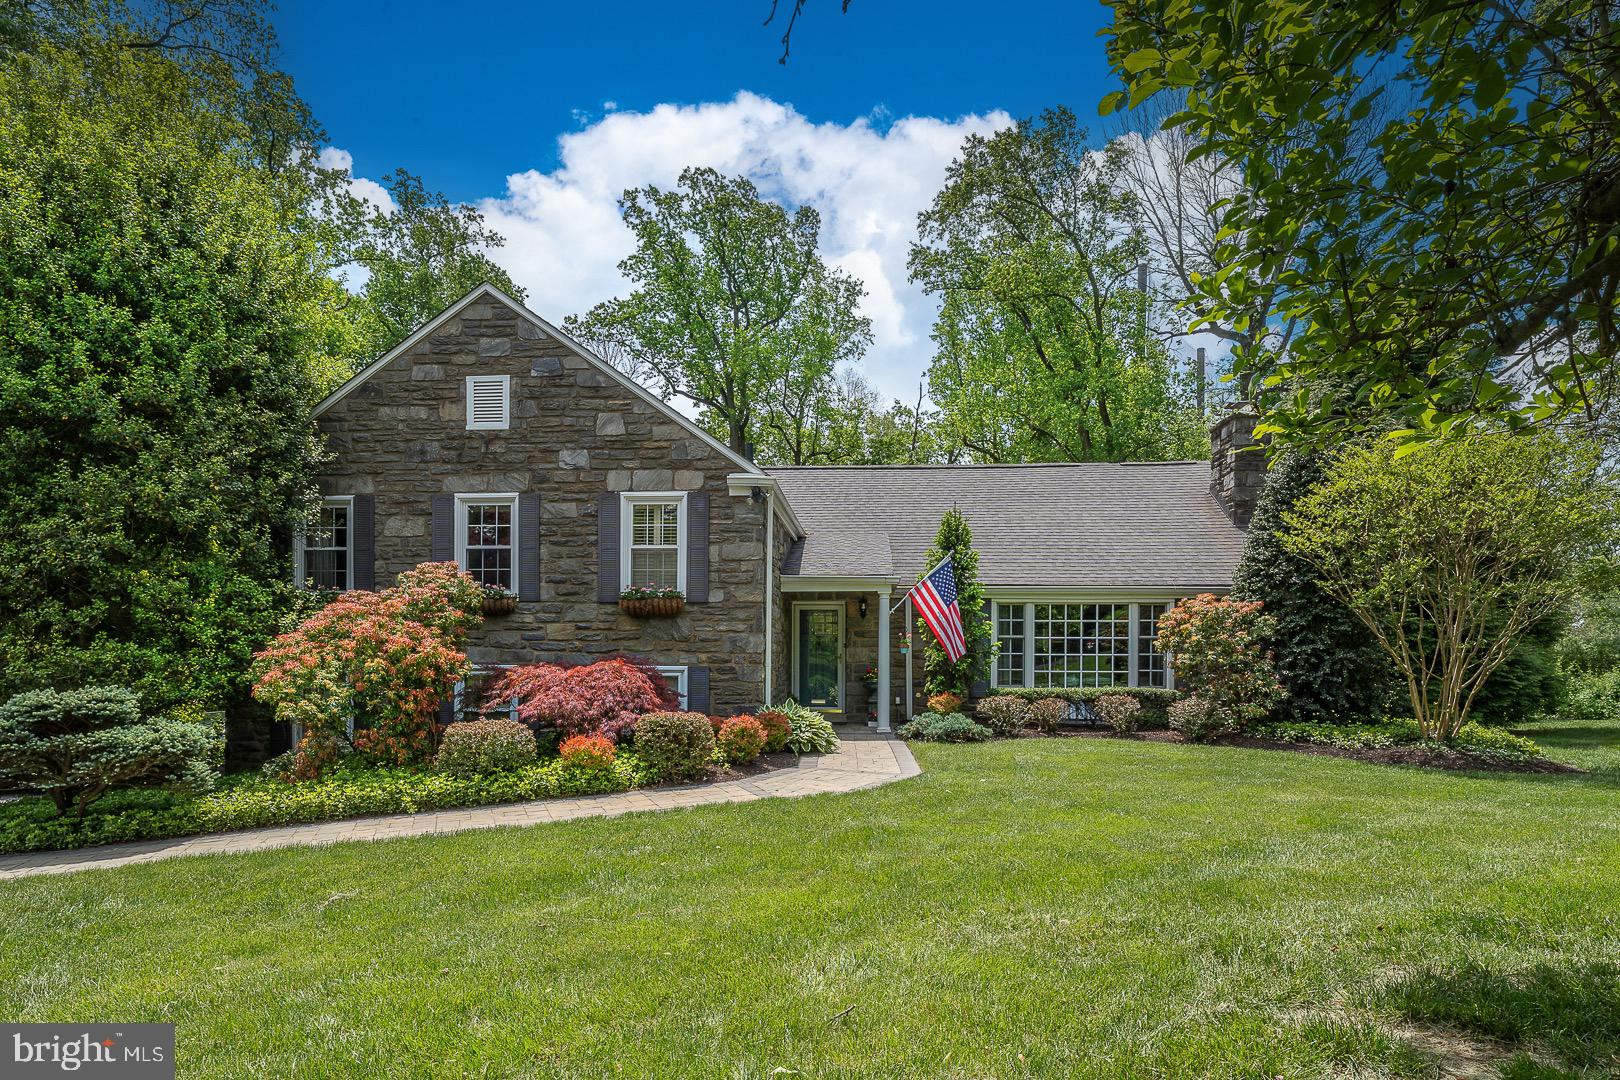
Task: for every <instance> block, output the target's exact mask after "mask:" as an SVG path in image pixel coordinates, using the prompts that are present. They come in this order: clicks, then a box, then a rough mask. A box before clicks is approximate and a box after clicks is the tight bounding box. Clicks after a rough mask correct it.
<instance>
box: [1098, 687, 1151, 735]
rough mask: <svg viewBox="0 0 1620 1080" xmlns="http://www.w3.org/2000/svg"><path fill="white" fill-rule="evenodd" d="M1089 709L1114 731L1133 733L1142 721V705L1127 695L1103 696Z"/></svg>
mask: <svg viewBox="0 0 1620 1080" xmlns="http://www.w3.org/2000/svg"><path fill="white" fill-rule="evenodd" d="M1091 707H1092V708H1093V709H1095V710H1097V715H1098V716H1099V717H1101V719H1102V722H1103V723H1105V724H1107V725H1108V726H1109V727H1111V728H1113V729H1114V730H1115V731H1135V730H1136V727H1137V725H1138V724H1140V723H1141V720H1142V703H1141V702H1140V701H1137V700H1136V699H1135V698H1133V697H1131V696H1129V695H1128V694H1104V695H1103V696H1102V697H1100V698H1098V699H1097V700H1096V701H1093V702H1092V703H1091Z"/></svg>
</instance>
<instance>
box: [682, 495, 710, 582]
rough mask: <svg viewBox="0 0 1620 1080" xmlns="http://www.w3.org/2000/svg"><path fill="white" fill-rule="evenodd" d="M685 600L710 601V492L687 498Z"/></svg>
mask: <svg viewBox="0 0 1620 1080" xmlns="http://www.w3.org/2000/svg"><path fill="white" fill-rule="evenodd" d="M686 601H687V603H689V604H707V603H708V602H709V493H708V492H707V491H694V492H692V493H691V494H690V495H688V496H687V497H686Z"/></svg>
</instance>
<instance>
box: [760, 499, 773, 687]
mask: <svg viewBox="0 0 1620 1080" xmlns="http://www.w3.org/2000/svg"><path fill="white" fill-rule="evenodd" d="M771 500H772V495H771V490H770V488H766V489H765V700H764V701H762V702H760V705H761V706H763V707H764V708H767V709H768V708H770V707H771V674H772V669H773V667H774V666H775V661H774V658H773V650H772V648H771V645H772V642H773V640H774V638H775V636H776V627H775V625H774V621H773V620H772V618H771V616H772V614H773V612H774V611H775V608H776V605H775V604H773V603H772V602H771V584H772V582H771V569H772V564H773V563H775V562H776V505H775V503H773V502H772V501H771Z"/></svg>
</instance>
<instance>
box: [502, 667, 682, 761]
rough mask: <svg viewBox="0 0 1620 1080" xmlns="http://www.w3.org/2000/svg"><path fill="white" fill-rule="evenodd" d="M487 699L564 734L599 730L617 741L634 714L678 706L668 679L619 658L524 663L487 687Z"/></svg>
mask: <svg viewBox="0 0 1620 1080" xmlns="http://www.w3.org/2000/svg"><path fill="white" fill-rule="evenodd" d="M489 697H490V700H494V701H509V700H514V699H515V700H516V701H517V714H518V718H519V719H520V720H522V721H524V722H525V723H528V724H534V725H536V726H539V727H554V728H556V729H557V730H558V731H560V732H562V734H563V735H564V736H565V737H566V736H569V735H601V736H605V737H606V738H608V739H610V740H612V741H614V742H617V741H618V739H619V737H620V736H621V735H623V734H624V733H625V732H626V731H629V730H630V729H631V728H632V727H634V726H635V723H636V718H637V717H638V716H642V715H644V714H646V713H650V712H658V711H659V710H667V709H669V708H671V707H672V706H671V702H672V701H673V702H676V703H677V704H676V705H675V706H674V707H677V708H678V707H679V705H678V701H679V699H678V698H676V696H675V694H674V692H673V691H672V690H671V689H670V688H669V684H668V683H666V682H665V681H664V680H663V679H662V678H660V677H659V676H658V675H656V674H648V672H647V671H646V670H645V669H644V668H641V667H639V666H638V665H636V664H634V663H632V662H630V661H628V660H621V659H613V660H602V661H600V662H598V663H595V664H582V665H580V666H578V667H571V668H565V667H561V666H559V665H557V664H527V665H524V666H523V667H516V668H512V669H511V670H509V671H507V672H506V673H505V674H504V675H502V676H501V677H500V679H498V680H496V682H495V683H494V685H493V686H491V687H490V690H489Z"/></svg>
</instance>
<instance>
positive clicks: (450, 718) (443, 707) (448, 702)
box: [439, 697, 456, 724]
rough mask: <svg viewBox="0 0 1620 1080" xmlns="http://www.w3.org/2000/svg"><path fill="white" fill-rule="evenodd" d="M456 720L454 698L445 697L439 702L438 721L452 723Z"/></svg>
mask: <svg viewBox="0 0 1620 1080" xmlns="http://www.w3.org/2000/svg"><path fill="white" fill-rule="evenodd" d="M455 722H456V699H455V698H453V697H447V698H445V699H444V700H443V701H441V702H439V723H441V724H453V723H455Z"/></svg>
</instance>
